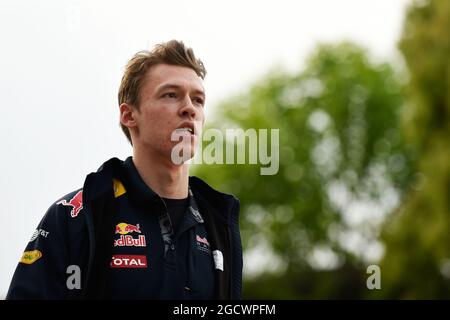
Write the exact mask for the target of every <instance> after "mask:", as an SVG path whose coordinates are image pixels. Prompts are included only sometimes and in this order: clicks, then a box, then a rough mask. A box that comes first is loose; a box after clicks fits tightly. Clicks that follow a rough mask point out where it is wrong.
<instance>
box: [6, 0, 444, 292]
mask: <svg viewBox="0 0 450 320" xmlns="http://www.w3.org/2000/svg"><path fill="white" fill-rule="evenodd" d="M449 33H450V1H448V0H428V1H426V0H421V1H414V0H377V1H375V0H340V1H333V0H316V1H287V0H283V1H240V2H239V1H234V0H233V1H226V2H225V1H223V2H215V1H206V0H193V1H190V2H183V1H171V2H169V3H167V4H166V3H164V2H154V1H126V2H125V1H122V2H120V1H117V2H114V1H73V0H64V1H50V0H49V1H10V0H0V39H2V43H1V53H0V57H1V58H0V70H1V73H0V90H1V97H2V116H3V117H2V120H3V121H2V125H1V126H0V133H1V137H2V139H1V141H0V150H1V152H2V157H1V160H0V161H1V165H2V178H1V180H0V197H1V198H0V199H1V204H2V205H1V206H0V222H1V225H2V228H1V230H2V232H1V236H2V241H0V248H1V251H0V252H1V254H0V256H1V260H0V298H4V297H5V295H6V292H7V289H8V286H9V282H10V280H11V277H12V274H13V272H14V269H15V267H16V265H17V262H18V260H19V258H20V256H21V253H22V251H23V249H24V248H25V246H26V243H27V242H28V240H29V238H30V237H31V234H32V233H33V231H34V229H35V227H36V225H37V224H38V222H39V221H40V219H41V218H42V216H43V214H44V213H45V211H46V209H47V208H48V207H49V206H50V205H51V204H52V203H53V202H54V201H55V200H56V199H58V198H59V197H61V196H62V195H64V194H67V193H68V192H70V191H72V190H74V189H76V188H78V187H80V186H82V183H83V181H84V178H85V176H86V174H87V173H89V172H91V171H95V170H96V169H97V168H98V167H99V166H100V164H101V163H102V162H103V161H105V160H106V159H108V158H110V157H113V156H117V157H119V158H122V159H124V158H126V157H127V156H129V155H130V154H131V147H130V146H129V145H128V143H127V141H126V138H125V137H124V136H123V134H122V133H121V130H120V127H119V122H118V106H117V89H118V86H119V83H120V79H121V75H122V72H123V68H124V66H125V64H126V62H127V60H128V59H129V58H130V57H131V56H132V55H133V54H134V53H135V52H137V51H139V50H142V49H148V48H151V47H152V46H153V45H154V44H156V43H159V42H162V41H167V40H169V39H173V38H174V39H179V40H183V41H184V42H185V43H186V44H187V45H188V46H191V47H193V48H194V50H195V52H196V54H197V55H198V56H199V57H200V58H201V59H202V60H203V61H204V63H205V65H206V68H207V70H208V75H207V78H206V83H205V86H206V92H207V107H206V108H207V109H206V110H207V127H208V128H219V129H226V128H242V129H244V130H245V129H249V128H255V129H259V128H265V129H279V130H280V169H279V171H278V173H277V174H276V175H272V176H261V175H260V171H259V170H260V166H259V165H205V164H203V165H194V166H193V168H192V169H193V171H192V173H193V174H195V175H198V176H200V177H202V178H204V179H205V180H207V181H208V182H209V183H210V184H211V185H213V186H214V187H216V188H218V189H220V190H222V191H224V192H229V193H232V194H234V195H236V196H237V197H238V198H240V200H241V220H240V223H241V230H242V238H243V245H244V249H245V252H244V290H243V294H244V298H247V299H250V298H253V299H255V298H256V299H259V298H261V299H338V298H341V299H371V298H375V299H386V298H393V299H419V298H423V299H433V298H447V299H448V298H450V148H449V146H450V143H449V141H450V93H449V92H450V67H449V66H450V34H449ZM370 265H377V266H379V268H380V269H379V270H380V272H381V282H380V284H381V288H380V289H374V290H370V289H369V288H368V287H367V285H366V281H367V278H368V277H369V276H370V273H367V268H368V266H370Z"/></svg>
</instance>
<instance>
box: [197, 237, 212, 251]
mask: <svg viewBox="0 0 450 320" xmlns="http://www.w3.org/2000/svg"><path fill="white" fill-rule="evenodd" d="M195 240H196V243H197V249H199V250H201V251H204V252H206V253H210V249H209V242H208V240H207V239H206V237H204V238H202V237H200V236H199V235H198V234H197V235H196V236H195Z"/></svg>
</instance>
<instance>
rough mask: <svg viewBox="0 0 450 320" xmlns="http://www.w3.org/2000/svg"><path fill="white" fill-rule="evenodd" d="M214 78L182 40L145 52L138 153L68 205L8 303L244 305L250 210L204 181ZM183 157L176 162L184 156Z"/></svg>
mask: <svg viewBox="0 0 450 320" xmlns="http://www.w3.org/2000/svg"><path fill="white" fill-rule="evenodd" d="M205 74H206V70H205V68H204V66H203V63H202V62H201V61H200V60H199V59H197V58H196V57H195V55H194V53H193V51H192V49H190V48H186V47H185V46H184V44H183V43H182V42H178V41H175V40H172V41H169V42H167V43H163V44H160V45H158V46H156V47H155V48H154V49H153V50H152V51H150V52H148V51H143V52H139V53H137V54H136V55H135V56H134V57H133V58H132V59H131V60H130V61H129V63H128V65H127V66H126V70H125V73H124V76H123V78H122V82H121V85H120V89H119V109H120V124H121V127H122V130H123V131H124V133H125V135H126V136H127V138H128V140H129V141H130V143H131V145H132V146H133V156H132V157H129V158H127V159H126V160H125V161H120V160H118V159H117V158H113V159H110V160H108V161H107V162H105V163H104V164H103V165H102V166H101V167H100V169H99V170H98V171H97V172H95V173H91V174H89V175H88V176H87V177H86V180H85V182H84V186H83V188H82V189H79V190H76V191H74V192H72V193H70V194H68V195H67V196H65V197H63V198H62V199H59V200H58V201H56V202H55V203H54V204H53V205H52V206H51V207H50V208H49V210H48V211H47V213H46V215H45V216H44V218H43V220H42V221H41V223H40V224H39V226H38V228H37V229H36V231H35V233H34V234H33V236H32V238H31V240H30V242H29V243H28V245H27V247H26V249H25V252H24V254H23V257H22V259H21V261H20V263H19V265H18V267H17V269H16V272H15V274H14V277H13V279H12V282H11V286H10V288H9V292H8V295H7V299H83V298H93V299H103V298H105V299H239V298H240V297H241V283H242V245H241V239H240V234H239V224H238V214H239V201H238V199H236V198H235V197H233V196H231V195H227V194H224V193H220V192H218V191H216V190H214V189H212V188H211V187H210V186H208V185H207V184H206V183H205V182H203V181H202V180H200V179H199V178H196V177H189V165H188V164H187V163H186V159H189V158H191V157H192V156H193V155H194V151H195V147H196V145H197V144H198V142H199V139H200V134H201V128H202V126H203V124H204V120H205V118H204V103H205V91H204V88H203V79H204V77H205ZM175 150H176V152H175Z"/></svg>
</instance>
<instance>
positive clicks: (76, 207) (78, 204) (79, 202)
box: [56, 190, 83, 218]
mask: <svg viewBox="0 0 450 320" xmlns="http://www.w3.org/2000/svg"><path fill="white" fill-rule="evenodd" d="M56 204H62V205H63V206H67V207H72V210H71V211H70V216H71V217H72V218H76V217H77V216H78V214H79V213H80V211H81V210H82V209H83V190H80V191H78V192H77V194H76V195H74V196H73V198H72V199H70V200H69V201H67V200H66V199H63V200H61V201H58V202H57V203H56Z"/></svg>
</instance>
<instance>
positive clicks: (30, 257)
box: [20, 250, 42, 264]
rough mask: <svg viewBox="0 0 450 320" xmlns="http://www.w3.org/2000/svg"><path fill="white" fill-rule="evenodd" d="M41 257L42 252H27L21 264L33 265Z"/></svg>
mask: <svg viewBox="0 0 450 320" xmlns="http://www.w3.org/2000/svg"><path fill="white" fill-rule="evenodd" d="M41 257H42V252H40V251H39V250H33V251H25V252H24V253H23V255H22V258H21V259H20V262H21V263H25V264H32V263H34V262H36V261H37V260H38V259H40V258H41Z"/></svg>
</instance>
